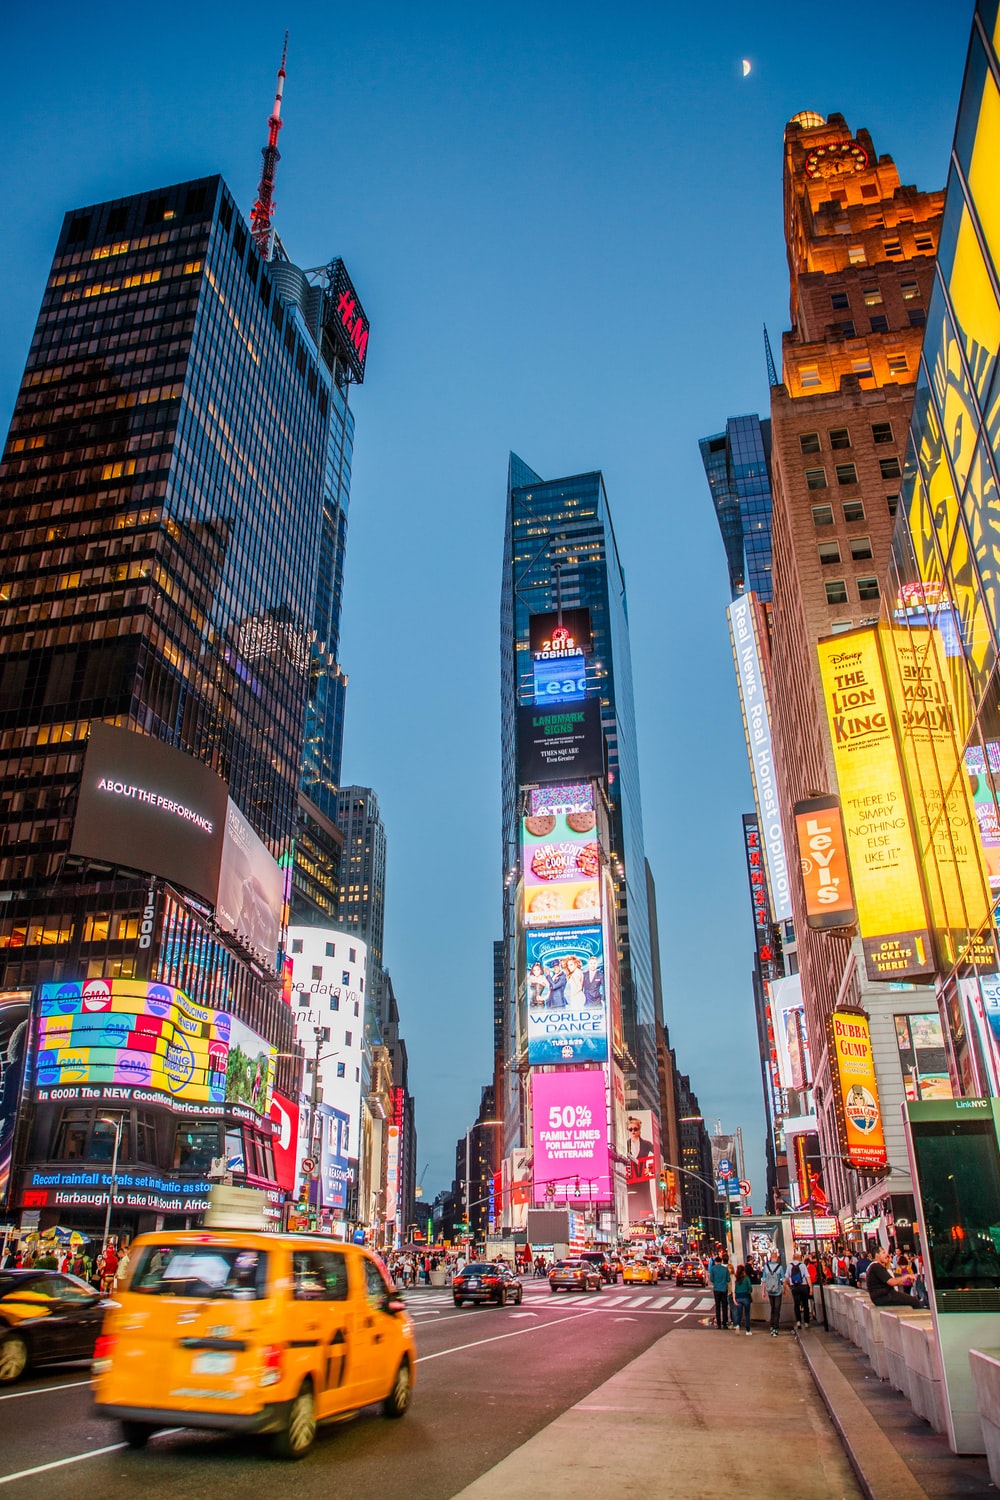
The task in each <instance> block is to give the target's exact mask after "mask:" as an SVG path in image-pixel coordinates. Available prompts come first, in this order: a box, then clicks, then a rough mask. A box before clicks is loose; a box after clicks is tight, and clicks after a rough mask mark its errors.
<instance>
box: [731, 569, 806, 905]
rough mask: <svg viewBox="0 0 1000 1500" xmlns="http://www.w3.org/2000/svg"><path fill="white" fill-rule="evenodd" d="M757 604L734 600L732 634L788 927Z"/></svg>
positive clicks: (770, 868) (758, 794) (771, 860)
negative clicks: (756, 611) (755, 607)
mask: <svg viewBox="0 0 1000 1500" xmlns="http://www.w3.org/2000/svg"><path fill="white" fill-rule="evenodd" d="M754 605H755V600H754V598H753V596H749V595H744V596H743V597H742V598H740V599H734V600H733V602H732V604H731V605H730V606H729V610H728V614H729V631H730V636H731V638H732V643H733V658H734V661H735V663H736V680H737V683H738V684H739V690H740V704H741V707H742V709H743V726H744V729H745V731H746V737H747V752H748V754H749V756H750V768H751V772H752V774H753V786H754V799H755V801H756V803H757V815H758V817H759V819H760V832H761V840H762V843H763V846H764V858H765V861H766V864H767V883H768V889H769V891H770V896H771V916H772V918H773V920H774V921H775V922H789V921H791V918H792V892H791V881H790V879H789V873H788V859H787V856H786V853H785V839H784V833H783V831H782V827H781V812H780V808H779V803H778V782H777V777H776V776H775V772H774V749H773V746H772V742H771V716H770V710H769V707H768V701H767V688H766V685H765V681H764V668H763V660H762V657H761V650H760V636H759V633H758V630H757V620H756V616H755V614H754Z"/></svg>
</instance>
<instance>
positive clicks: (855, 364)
mask: <svg viewBox="0 0 1000 1500" xmlns="http://www.w3.org/2000/svg"><path fill="white" fill-rule="evenodd" d="M851 370H852V371H853V373H854V374H855V375H856V376H857V377H858V379H859V380H870V379H871V374H872V362H871V360H870V359H869V358H868V356H867V355H862V356H861V358H859V359H852V360H851Z"/></svg>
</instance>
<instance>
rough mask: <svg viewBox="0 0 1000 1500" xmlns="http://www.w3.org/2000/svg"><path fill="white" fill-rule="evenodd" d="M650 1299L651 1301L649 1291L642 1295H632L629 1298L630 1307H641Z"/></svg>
mask: <svg viewBox="0 0 1000 1500" xmlns="http://www.w3.org/2000/svg"><path fill="white" fill-rule="evenodd" d="M648 1301H649V1293H648V1292H645V1293H644V1294H643V1296H641V1297H631V1298H630V1299H629V1304H628V1305H629V1307H641V1306H642V1304H643V1303H644V1302H648Z"/></svg>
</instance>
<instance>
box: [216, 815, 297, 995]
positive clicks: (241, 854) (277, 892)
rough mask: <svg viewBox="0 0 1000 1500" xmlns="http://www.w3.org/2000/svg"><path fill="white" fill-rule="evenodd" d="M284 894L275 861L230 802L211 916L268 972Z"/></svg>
mask: <svg viewBox="0 0 1000 1500" xmlns="http://www.w3.org/2000/svg"><path fill="white" fill-rule="evenodd" d="M283 894H284V879H283V876H282V872H281V868H280V866H279V865H278V862H277V860H276V859H274V858H273V856H272V855H271V852H270V850H269V849H268V848H267V845H266V844H265V843H264V842H263V840H262V839H259V838H258V837H257V835H256V833H255V832H254V831H253V829H252V828H251V826H250V824H249V823H248V822H247V820H246V818H245V817H244V816H243V814H242V813H241V812H240V810H239V808H238V807H237V806H236V803H235V802H234V801H233V800H232V798H230V799H229V804H228V807H227V810H226V836H225V841H224V843H223V846H222V867H221V869H220V871H219V894H218V898H217V900H216V903H215V915H216V919H217V921H218V923H219V926H220V927H224V928H225V929H226V931H227V932H234V933H236V935H237V936H238V937H240V938H241V939H242V940H243V943H244V945H245V946H246V947H247V948H252V949H256V950H257V951H258V952H259V953H262V954H263V955H264V956H265V957H266V959H267V961H268V963H269V964H270V965H271V967H272V968H273V967H274V965H275V963H276V962H277V958H278V936H279V933H280V931H281V904H282V897H283Z"/></svg>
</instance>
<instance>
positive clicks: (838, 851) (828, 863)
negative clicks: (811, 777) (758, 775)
mask: <svg viewBox="0 0 1000 1500" xmlns="http://www.w3.org/2000/svg"><path fill="white" fill-rule="evenodd" d="M792 812H793V816H794V818H795V835H796V838H797V840H798V845H799V864H800V866H801V869H802V889H803V893H804V895H805V898H806V925H807V926H808V927H812V928H814V929H815V930H816V931H818V932H823V931H825V930H827V929H828V928H831V927H853V926H854V925H855V923H856V922H857V920H858V914H857V912H856V911H855V909H854V891H853V889H852V887H851V871H850V867H849V866H848V863H847V842H846V840H845V838H844V820H843V818H842V816H841V812H840V798H839V797H807V798H806V799H805V800H804V801H802V802H796V804H795V806H794V808H793V809H792Z"/></svg>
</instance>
